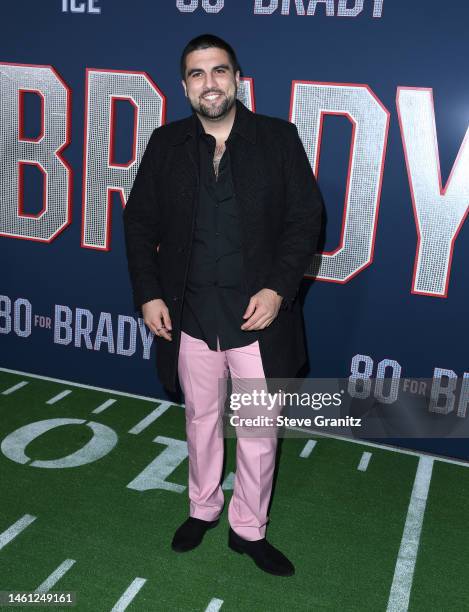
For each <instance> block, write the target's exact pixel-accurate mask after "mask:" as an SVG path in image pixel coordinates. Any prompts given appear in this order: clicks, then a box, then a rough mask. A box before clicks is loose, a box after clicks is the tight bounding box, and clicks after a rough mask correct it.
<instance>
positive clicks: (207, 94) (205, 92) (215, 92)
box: [200, 90, 225, 98]
mask: <svg viewBox="0 0 469 612" xmlns="http://www.w3.org/2000/svg"><path fill="white" fill-rule="evenodd" d="M223 93H225V92H223V91H214V90H211V91H204V93H203V94H200V97H201V98H203V97H204V96H209V95H210V94H223Z"/></svg>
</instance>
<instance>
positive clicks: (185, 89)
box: [181, 79, 187, 98]
mask: <svg viewBox="0 0 469 612" xmlns="http://www.w3.org/2000/svg"><path fill="white" fill-rule="evenodd" d="M181 83H182V87H183V89H184V95H185V96H186V98H187V85H186V81H185V80H184V79H182V81H181Z"/></svg>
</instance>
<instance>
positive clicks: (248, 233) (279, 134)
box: [123, 100, 324, 392]
mask: <svg viewBox="0 0 469 612" xmlns="http://www.w3.org/2000/svg"><path fill="white" fill-rule="evenodd" d="M236 113H237V120H236V125H237V128H238V133H239V136H237V138H238V141H237V143H236V145H237V146H236V147H232V148H231V149H230V157H231V163H232V177H233V185H234V190H235V197H236V202H237V205H238V207H239V215H240V221H241V228H242V234H243V236H242V239H243V258H244V264H245V274H246V279H247V283H248V287H249V288H250V292H251V293H250V295H253V294H254V293H256V292H257V291H259V290H260V289H262V288H264V287H268V288H270V289H275V290H276V291H277V292H278V293H279V294H280V295H281V296H283V298H284V299H283V302H282V306H281V309H280V310H279V313H278V315H277V317H276V318H275V319H274V321H273V322H272V323H271V324H270V325H269V326H267V327H266V328H264V329H262V330H259V331H260V333H259V347H260V352H261V357H262V363H263V367H264V372H265V375H266V378H293V377H295V376H296V374H297V372H298V370H299V369H300V368H301V367H302V366H303V364H304V363H305V361H306V347H305V344H304V343H305V339H304V328H303V326H304V323H303V314H302V309H301V304H300V301H299V300H298V299H297V295H298V289H299V285H300V283H301V280H302V278H303V276H304V273H305V271H306V269H307V267H308V265H309V264H310V263H311V260H312V258H313V256H314V254H315V252H316V248H317V244H318V237H319V232H320V224H321V218H322V211H323V206H324V205H323V199H322V196H321V193H320V190H319V188H318V185H317V182H316V179H315V177H314V174H313V172H312V169H311V166H310V163H309V161H308V157H307V155H306V152H305V150H304V148H303V144H302V142H301V140H300V137H299V135H298V131H297V128H296V126H295V125H294V124H293V123H291V122H289V121H286V120H284V119H279V118H275V117H269V116H267V115H262V114H259V113H253V112H251V111H250V110H249V109H248V108H246V107H245V106H244V105H243V104H242V103H241V102H240V101H239V100H237V101H236ZM196 119H197V118H196V115H195V114H194V113H193V114H192V115H191V116H189V117H187V118H185V119H181V120H179V121H174V122H171V123H168V124H165V125H163V126H161V127H159V128H156V129H155V130H154V131H153V133H152V135H151V136H150V139H149V141H148V145H147V147H146V149H145V152H144V154H143V157H142V160H141V163H140V166H139V168H138V171H137V175H136V177H135V181H134V183H133V186H132V189H131V192H130V195H129V198H128V200H127V204H126V206H125V208H124V212H123V219H124V234H125V245H126V253H127V262H128V268H129V274H130V281H131V285H132V290H133V302H134V307H135V310H136V311H137V312H140V311H141V306H142V304H144V303H145V302H148V301H150V300H152V299H155V298H162V299H163V300H164V301H165V303H166V305H167V307H168V309H169V314H170V317H171V322H172V340H171V341H169V340H165V339H164V338H161V337H159V336H155V341H156V366H157V372H158V375H159V378H160V381H161V383H162V384H163V385H164V386H165V387H166V388H168V389H169V390H171V391H175V390H176V381H177V364H178V354H179V344H180V335H181V329H180V325H181V314H182V304H183V298H184V292H185V287H186V280H187V273H188V269H189V263H190V253H191V244H192V237H193V231H194V221H195V212H196V207H197V201H198V180H199V179H198V164H197V142H196V134H197V132H196ZM158 245H159V248H158V250H157V246H158ZM270 389H273V387H271V386H269V390H270ZM271 392H272V391H271Z"/></svg>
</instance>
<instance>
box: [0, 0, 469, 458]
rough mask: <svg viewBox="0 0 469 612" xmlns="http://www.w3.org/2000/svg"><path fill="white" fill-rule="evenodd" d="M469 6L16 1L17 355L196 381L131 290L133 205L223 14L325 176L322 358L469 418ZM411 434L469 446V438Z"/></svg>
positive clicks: (315, 303) (223, 28)
mask: <svg viewBox="0 0 469 612" xmlns="http://www.w3.org/2000/svg"><path fill="white" fill-rule="evenodd" d="M468 20H469V5H468V6H466V5H465V4H464V3H456V4H455V3H448V2H442V1H441V0H412V1H409V0H291V1H290V0H158V1H156V2H155V1H150V0H133V1H132V2H129V1H127V0H84V1H79V0H43V1H36V2H31V1H28V0H17V1H15V2H5V3H4V5H3V19H2V37H1V38H2V40H1V43H0V48H1V53H0V147H1V165H0V211H1V215H0V248H1V255H2V257H1V262H2V267H1V284H0V345H1V347H0V349H1V350H0V354H1V360H0V365H1V366H2V367H3V368H8V369H12V370H18V371H21V372H31V373H35V374H41V375H44V376H50V377H54V378H58V379H64V380H69V381H76V382H80V383H84V384H88V385H93V386H99V387H105V388H110V389H118V390H121V391H128V392H131V393H138V394H140V395H147V396H153V397H155V398H162V399H173V400H175V399H178V398H174V397H171V396H169V395H168V394H167V393H166V391H165V390H164V389H163V388H162V387H161V386H160V383H159V381H158V379H157V376H156V367H155V346H154V342H153V337H152V334H151V333H150V332H149V330H148V329H147V328H146V327H145V325H144V323H143V320H142V319H141V317H139V313H137V312H135V311H134V309H133V305H132V296H131V289H130V282H129V278H128V272H127V262H126V258H125V248H124V239H123V223H122V210H123V207H124V206H125V202H126V199H127V197H128V195H129V193H130V189H131V186H132V182H133V180H134V178H135V174H136V171H137V168H138V165H139V162H140V160H141V157H142V154H143V151H144V149H145V146H146V143H147V141H148V138H149V136H150V134H151V132H152V130H153V129H154V128H156V127H158V126H160V125H162V124H164V123H167V122H170V121H173V120H176V119H179V118H182V117H184V116H187V115H188V114H190V107H189V105H188V103H187V100H186V98H185V97H184V93H183V88H182V85H181V81H180V75H179V59H180V54H181V51H182V49H183V47H184V46H185V44H186V43H187V42H188V40H190V39H191V38H193V37H194V36H196V35H199V34H202V33H204V32H210V33H214V34H217V35H219V36H221V37H222V38H225V39H226V40H227V41H228V42H229V43H230V44H231V45H232V46H233V47H234V49H235V50H236V52H237V54H238V58H239V61H240V64H241V67H242V77H243V78H242V86H241V88H240V90H239V98H240V99H241V100H242V101H243V103H244V104H245V105H246V106H247V107H248V108H250V109H251V110H254V111H255V112H259V113H264V114H268V115H273V116H277V117H282V118H284V119H288V120H290V121H292V122H294V123H295V124H296V125H297V127H298V131H299V134H300V136H301V139H302V141H303V144H304V146H305V149H306V152H307V154H308V157H309V159H310V162H311V166H312V169H313V171H314V173H315V175H316V177H317V179H318V182H319V185H320V187H321V190H322V193H323V196H324V201H325V205H326V219H325V227H324V237H323V240H322V243H321V253H320V254H318V255H317V256H316V258H315V260H314V262H313V265H312V267H311V269H309V270H305V279H304V283H303V285H304V287H303V288H302V292H301V297H302V300H304V317H305V331H306V335H307V340H308V351H309V370H308V372H307V373H306V376H308V377H322V378H326V377H338V378H347V377H348V376H350V375H355V376H361V377H362V378H363V379H364V380H366V379H371V380H373V378H375V377H382V376H387V377H391V376H392V377H394V379H396V380H400V381H402V380H410V381H412V380H417V379H420V378H422V379H426V380H427V381H430V383H431V381H433V383H434V384H435V385H436V386H437V387H438V388H441V389H442V398H443V399H442V400H441V403H440V405H441V406H442V408H441V410H440V411H439V415H440V416H439V417H438V418H441V415H443V416H444V417H445V418H447V419H448V421H447V422H448V423H451V424H454V423H457V420H458V419H466V406H467V403H468V400H469V384H468V377H469V374H467V373H466V372H469V362H468V348H467V347H468V342H467V340H468V334H467V295H468V269H469V267H468V265H467V258H468V256H469V245H468V231H469V230H468V228H467V224H466V223H465V219H466V215H467V211H468V204H469V140H468V137H467V126H468V121H469V79H467V78H466V72H467V57H468V53H469V39H468V37H467V32H466V30H467V25H466V24H467V22H468ZM415 388H416V390H418V388H420V385H417V384H416V385H415ZM453 391H454V392H453ZM372 392H373V391H371V393H372ZM416 392H417V391H416ZM179 400H180V401H182V398H179ZM451 429H452V426H451V427H448V428H446V431H450V430H451ZM388 441H389V442H399V441H398V440H395V439H394V440H392V439H390V440H388ZM400 443H401V444H402V445H403V446H407V447H412V448H416V449H424V450H427V451H430V452H437V453H443V454H447V455H452V456H458V457H463V458H469V449H467V444H466V439H464V438H449V437H443V436H442V437H441V438H436V437H432V438H428V439H406V440H401V442H400Z"/></svg>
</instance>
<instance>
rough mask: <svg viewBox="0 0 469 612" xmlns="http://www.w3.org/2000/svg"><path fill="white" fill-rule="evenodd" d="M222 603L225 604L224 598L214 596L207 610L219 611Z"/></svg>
mask: <svg viewBox="0 0 469 612" xmlns="http://www.w3.org/2000/svg"><path fill="white" fill-rule="evenodd" d="M222 605H223V599H217V598H216V597H214V598H213V599H211V600H210V603H209V604H208V606H207V607H206V608H205V612H218V610H219V609H220V608H221V607H222Z"/></svg>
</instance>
